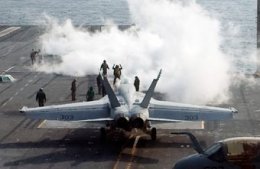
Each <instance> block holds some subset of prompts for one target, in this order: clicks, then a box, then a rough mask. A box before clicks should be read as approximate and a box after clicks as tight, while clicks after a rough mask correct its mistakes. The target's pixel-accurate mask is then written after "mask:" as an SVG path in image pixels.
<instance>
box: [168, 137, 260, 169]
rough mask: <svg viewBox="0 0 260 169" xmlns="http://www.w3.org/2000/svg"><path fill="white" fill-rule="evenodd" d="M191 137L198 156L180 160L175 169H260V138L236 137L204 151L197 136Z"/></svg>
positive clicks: (219, 142)
mask: <svg viewBox="0 0 260 169" xmlns="http://www.w3.org/2000/svg"><path fill="white" fill-rule="evenodd" d="M172 134H185V135H188V136H189V137H190V139H191V140H192V143H193V147H194V149H195V150H196V151H197V152H198V153H197V154H194V155H190V156H188V157H185V158H183V159H181V160H179V161H178V162H177V163H176V164H175V166H174V169H258V168H260V137H235V138H229V139H225V140H221V141H218V142H217V143H214V144H213V145H212V146H210V147H209V148H207V149H206V150H203V149H202V148H201V146H200V144H199V143H198V141H197V139H196V138H195V136H193V135H192V134H191V133H187V132H180V133H172Z"/></svg>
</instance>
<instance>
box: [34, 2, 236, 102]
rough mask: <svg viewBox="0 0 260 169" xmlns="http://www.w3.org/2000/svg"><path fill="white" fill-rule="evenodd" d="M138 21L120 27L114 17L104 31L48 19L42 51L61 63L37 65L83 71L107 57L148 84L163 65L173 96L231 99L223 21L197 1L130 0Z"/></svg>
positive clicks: (166, 89)
mask: <svg viewBox="0 0 260 169" xmlns="http://www.w3.org/2000/svg"><path fill="white" fill-rule="evenodd" d="M128 3H129V10H130V14H131V17H132V20H133V22H134V23H135V25H136V26H134V27H132V28H131V29H130V30H128V31H119V30H118V29H117V28H116V26H113V24H112V22H108V23H106V24H108V25H111V26H110V27H108V28H107V29H104V30H102V31H101V32H96V33H94V34H93V33H89V32H88V31H86V30H84V29H83V28H76V27H74V26H73V24H72V22H71V21H70V20H67V21H66V22H65V23H59V22H58V21H56V20H55V19H48V20H47V21H48V24H47V26H48V27H47V29H46V33H45V34H44V35H42V36H41V38H40V44H41V48H42V51H43V53H48V54H54V55H59V56H61V57H62V63H60V64H55V65H50V64H42V65H39V66H38V68H37V69H38V70H39V71H45V72H49V73H50V72H55V73H61V74H65V75H73V76H84V75H86V74H97V73H98V71H99V68H100V65H101V63H102V62H103V60H106V61H107V62H108V64H109V66H110V71H109V74H110V75H112V70H111V68H112V65H113V64H121V65H122V66H123V70H122V71H123V76H124V77H128V78H130V79H132V80H134V76H136V75H137V76H139V78H140V80H141V89H147V87H148V86H149V84H150V83H151V81H152V79H153V78H156V77H157V74H158V72H159V70H160V69H162V70H163V71H162V76H161V79H160V81H159V83H158V85H157V88H156V89H157V90H158V91H160V92H163V93H167V94H168V96H169V98H170V99H171V100H174V101H181V102H186V103H196V104H206V103H208V102H211V101H218V102H222V101H226V99H228V88H229V86H230V83H231V82H230V76H229V74H228V72H229V69H230V67H231V66H230V57H229V56H227V55H225V54H224V53H223V52H222V51H221V50H220V45H221V36H220V23H219V22H218V20H217V19H214V18H212V17H211V16H210V15H209V13H208V12H207V11H206V10H205V9H203V8H202V7H201V6H199V5H198V4H197V3H196V2H195V1H189V2H188V3H186V4H183V3H179V2H177V1H167V0H142V1H140V0H129V1H128Z"/></svg>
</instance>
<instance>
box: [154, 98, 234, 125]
mask: <svg viewBox="0 0 260 169" xmlns="http://www.w3.org/2000/svg"><path fill="white" fill-rule="evenodd" d="M236 112H237V110H236V109H234V108H230V109H227V108H218V107H210V106H195V105H189V104H180V103H174V102H167V101H158V100H155V99H152V100H151V102H150V105H149V120H150V121H158V122H180V121H210V120H227V119H232V118H233V113H236Z"/></svg>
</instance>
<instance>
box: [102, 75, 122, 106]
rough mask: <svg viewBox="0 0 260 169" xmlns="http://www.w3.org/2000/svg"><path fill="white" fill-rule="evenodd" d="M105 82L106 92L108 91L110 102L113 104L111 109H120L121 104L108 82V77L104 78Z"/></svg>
mask: <svg viewBox="0 0 260 169" xmlns="http://www.w3.org/2000/svg"><path fill="white" fill-rule="evenodd" d="M102 82H103V85H104V87H105V90H106V93H107V95H108V98H109V102H110V104H111V107H112V108H115V107H119V106H120V103H119V101H118V100H117V97H116V95H115V92H114V91H113V89H112V88H111V86H110V84H109V82H108V80H107V78H106V77H104V79H103V80H102Z"/></svg>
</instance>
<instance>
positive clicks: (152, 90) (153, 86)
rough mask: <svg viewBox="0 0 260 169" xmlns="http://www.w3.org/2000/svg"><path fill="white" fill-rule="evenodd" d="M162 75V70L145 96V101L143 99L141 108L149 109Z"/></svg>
mask: <svg viewBox="0 0 260 169" xmlns="http://www.w3.org/2000/svg"><path fill="white" fill-rule="evenodd" d="M161 73H162V69H161V70H160V72H159V74H158V76H157V78H156V79H153V82H152V84H151V85H150V87H149V89H148V91H147V92H146V94H145V96H144V99H143V101H142V103H141V104H140V106H141V107H143V108H147V107H148V105H149V103H150V100H151V98H152V96H153V94H154V89H155V87H156V84H157V82H158V80H159V78H160V76H161Z"/></svg>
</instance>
